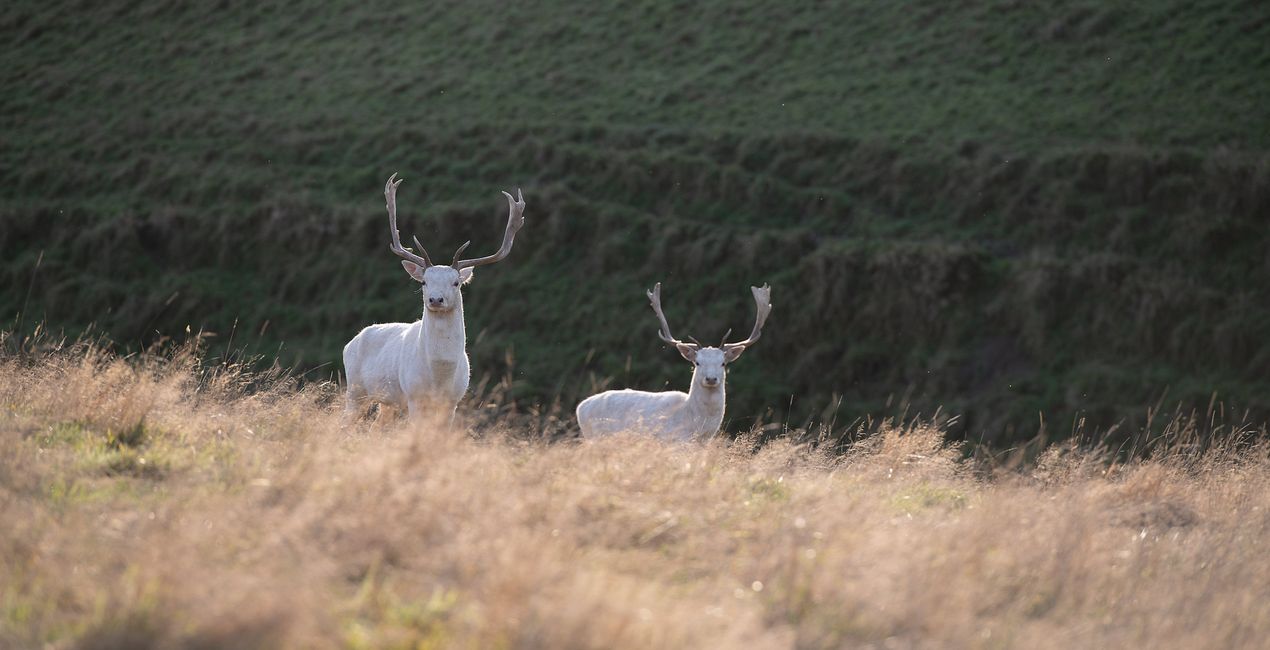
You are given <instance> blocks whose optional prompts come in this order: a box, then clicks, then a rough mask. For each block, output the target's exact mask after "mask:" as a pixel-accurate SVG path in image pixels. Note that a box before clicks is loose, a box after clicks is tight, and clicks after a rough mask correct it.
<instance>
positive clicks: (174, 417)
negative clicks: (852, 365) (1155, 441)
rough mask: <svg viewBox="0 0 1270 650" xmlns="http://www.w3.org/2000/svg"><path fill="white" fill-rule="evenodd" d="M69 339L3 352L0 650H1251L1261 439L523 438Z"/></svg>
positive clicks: (926, 435)
mask: <svg viewBox="0 0 1270 650" xmlns="http://www.w3.org/2000/svg"><path fill="white" fill-rule="evenodd" d="M332 393H333V388H332V387H329V386H310V387H307V388H296V387H294V386H292V385H290V384H289V383H288V382H286V381H283V380H279V379H277V378H262V377H259V376H250V375H245V374H243V373H242V372H241V371H238V370H235V369H223V368H222V369H214V368H204V367H202V366H200V364H199V363H198V361H197V357H196V355H194V354H192V353H190V352H189V351H186V352H181V353H176V354H170V355H157V356H156V355H149V356H141V357H137V358H132V359H120V358H117V357H114V356H112V355H110V354H107V353H104V352H102V351H101V350H99V349H97V348H94V347H92V346H77V347H76V346H72V347H65V348H57V349H52V350H46V351H42V352H36V353H32V352H27V353H23V354H12V353H11V354H8V355H7V356H6V357H5V358H4V359H3V360H0V418H2V420H0V422H2V424H3V432H2V434H0V646H3V647H15V648H36V647H53V648H63V647H77V648H146V647H151V648H186V647H200V648H212V647H237V648H244V647H245V648H252V647H255V648H279V647H284V648H285V647H294V648H325V647H332V648H335V647H349V648H406V647H411V648H448V647H471V648H488V647H517V648H523V647H529V648H666V647H682V648H706V647H709V648H732V647H735V648H791V647H797V648H830V647H843V646H848V647H850V646H863V647H869V646H872V647H993V648H996V647H1028V648H1035V647H1041V648H1045V647H1054V648H1069V647H1241V646H1242V647H1253V646H1257V645H1260V644H1262V643H1264V641H1265V639H1267V638H1270V555H1267V554H1266V553H1265V551H1264V542H1265V540H1266V539H1267V533H1270V460H1268V459H1267V449H1266V447H1265V446H1264V445H1263V444H1256V443H1250V442H1248V441H1244V442H1243V443H1242V444H1241V445H1240V446H1239V447H1238V449H1234V448H1233V447H1222V446H1220V445H1219V446H1218V447H1217V448H1216V449H1212V450H1208V451H1206V452H1205V453H1204V454H1202V455H1200V456H1198V457H1197V456H1196V455H1194V454H1185V453H1179V454H1166V453H1161V454H1157V458H1156V459H1155V460H1138V461H1133V462H1130V463H1128V464H1119V465H1109V464H1108V463H1107V462H1105V456H1104V455H1103V454H1100V453H1098V452H1091V451H1085V450H1082V449H1081V448H1075V447H1068V448H1054V449H1050V450H1048V451H1046V452H1045V453H1043V454H1042V455H1041V457H1040V460H1039V461H1038V462H1037V463H1035V464H1034V465H1031V466H1028V467H1027V468H1020V467H1016V468H1013V469H1010V470H1008V471H1007V470H1001V471H996V472H985V471H983V468H982V467H981V466H974V467H972V466H971V464H970V463H971V461H967V460H964V456H963V454H962V453H961V452H960V451H959V450H957V449H954V448H950V447H949V446H947V445H946V444H945V443H944V442H943V435H942V432H941V430H940V429H939V428H938V427H937V426H933V425H924V424H911V425H907V426H891V427H883V428H882V429H881V430H880V431H879V432H878V433H877V434H875V435H872V436H869V437H866V438H864V439H863V440H861V441H859V442H857V443H855V444H854V445H852V446H851V447H850V448H848V450H847V451H846V453H845V454H842V455H838V456H833V455H830V454H829V452H827V451H825V452H821V451H816V450H815V449H812V448H810V447H807V446H800V445H796V444H793V443H791V442H788V441H783V440H778V441H776V442H773V443H769V444H766V445H764V446H762V447H761V448H759V449H757V450H754V449H753V445H751V444H747V441H744V440H743V441H741V442H740V443H731V444H730V443H727V442H723V441H719V442H715V443H713V444H710V445H706V446H680V445H667V444H662V443H659V442H655V441H650V440H643V439H638V438H615V439H611V440H605V441H601V442H587V443H567V442H566V443H558V444H545V443H535V442H525V441H523V440H517V439H516V437H515V436H512V435H498V434H493V435H484V436H482V437H479V438H478V437H473V436H471V435H465V433H464V432H463V431H451V430H445V429H440V428H429V427H413V426H410V425H406V424H391V423H368V424H363V425H361V426H359V427H357V428H353V429H341V428H340V426H339V423H338V416H337V414H336V413H335V412H334V410H333V409H332V408H331V407H329V406H327V402H328V401H329V399H330V397H332Z"/></svg>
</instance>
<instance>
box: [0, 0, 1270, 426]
mask: <svg viewBox="0 0 1270 650" xmlns="http://www.w3.org/2000/svg"><path fill="white" fill-rule="evenodd" d="M735 4H743V5H744V6H741V7H736V6H733V5H735ZM842 4H845V5H846V6H845V7H844V6H840V5H842ZM1126 4H1127V3H1126ZM372 5H374V6H372ZM1103 5H1104V3H1098V2H1092V1H1090V2H1068V1H1055V2H1047V3H1027V2H1018V1H1003V0H1002V1H998V0H968V1H966V2H960V3H948V2H933V1H932V2H892V1H881V0H875V1H868V2H864V1H861V2H851V3H825V6H821V7H811V6H807V7H803V8H793V7H786V6H783V5H779V4H778V3H761V2H746V3H730V4H729V5H727V6H725V5H724V3H698V2H622V3H612V4H610V3H586V2H578V3H566V2H550V3H515V4H504V3H498V2H448V3H428V4H427V5H426V6H414V5H412V4H410V3H366V2H337V3H336V2H288V3H276V4H275V3H255V2H250V3H247V2H243V3H239V2H229V1H226V2H220V3H179V2H170V3H158V2H144V3H122V2H97V3H69V2H67V3H25V2H19V3H18V4H17V5H16V6H13V7H11V8H10V9H9V10H7V11H6V12H5V13H4V15H3V17H0V21H3V22H2V23H0V30H2V31H3V34H4V37H5V42H6V46H5V49H4V51H3V55H2V56H3V58H2V59H0V79H3V88H4V92H3V93H2V94H0V110H2V115H3V120H2V121H0V128H2V131H0V138H2V139H0V142H2V143H3V147H2V148H0V252H2V254H0V273H2V277H3V284H2V285H0V314H7V315H9V317H10V318H12V321H13V322H14V325H13V326H15V327H18V328H20V329H25V330H29V329H31V328H32V326H33V324H34V323H36V322H38V321H45V322H46V323H47V324H48V326H51V327H53V328H55V329H60V328H65V329H66V330H67V331H68V332H72V333H73V332H75V331H77V330H78V329H80V328H83V327H84V326H86V325H88V324H89V323H91V322H95V323H96V324H97V326H98V327H99V328H100V329H101V330H103V331H104V332H106V333H107V334H109V335H110V336H111V337H112V338H113V339H115V340H116V341H119V342H121V343H124V344H129V345H136V344H145V343H148V342H152V341H154V340H155V339H156V338H157V337H159V336H160V335H180V334H181V333H182V332H184V331H185V327H186V325H191V326H192V327H193V328H194V329H198V328H199V327H203V328H206V329H207V330H211V331H215V332H217V333H218V334H219V338H217V339H214V340H213V346H212V349H213V350H214V351H223V350H227V349H234V348H238V347H241V346H244V345H246V346H248V348H249V350H251V351H252V352H255V353H263V354H267V355H269V356H270V357H272V356H274V354H275V352H276V351H277V350H278V345H279V343H281V342H285V346H284V347H282V348H281V353H280V355H279V356H280V360H281V361H282V362H283V363H298V364H300V365H301V366H302V367H309V368H317V369H316V370H315V371H314V374H313V375H312V376H329V375H330V374H331V373H332V372H333V370H334V369H335V368H336V367H337V366H338V359H339V350H340V347H341V346H342V344H343V343H344V342H345V341H346V340H347V339H348V338H349V337H351V336H352V335H353V334H354V333H355V332H356V331H357V330H358V328H359V327H361V326H363V325H365V324H368V323H372V322H381V321H389V320H405V319H408V318H410V317H411V316H412V315H415V314H417V312H418V311H419V299H418V297H417V296H416V295H414V294H412V293H411V291H412V290H413V289H414V288H415V287H414V285H413V283H412V282H410V281H409V280H408V278H407V277H406V275H405V273H404V272H402V271H401V269H400V267H399V265H398V264H397V261H396V259H395V258H393V257H392V256H391V254H389V253H388V251H387V234H388V233H387V224H386V219H385V215H384V211H383V200H382V195H381V192H382V186H383V182H384V180H385V179H386V178H387V176H388V175H389V174H390V173H392V172H394V171H400V172H401V174H402V176H403V177H404V178H405V179H406V182H405V184H403V185H402V188H401V191H400V197H399V203H400V206H401V218H402V227H403V231H404V232H405V233H406V234H407V236H408V235H409V234H410V233H415V234H418V235H419V237H420V239H421V240H423V241H424V243H425V244H426V245H427V247H428V248H429V250H430V251H431V252H432V254H433V255H434V257H437V258H442V259H449V254H450V251H452V250H453V249H454V248H455V247H457V246H458V245H459V244H460V243H462V242H463V241H464V240H466V239H469V238H471V239H473V240H474V243H473V248H472V249H471V250H472V251H474V252H478V253H482V254H483V253H484V252H487V251H489V250H492V249H493V248H494V247H496V245H497V242H498V237H499V234H500V232H501V228H502V224H503V219H504V217H505V203H504V202H503V199H502V197H501V196H500V195H499V194H498V190H499V189H505V188H510V187H512V186H514V185H517V184H519V185H521V186H523V187H524V188H525V195H526V199H527V201H528V204H529V207H528V209H527V211H526V217H527V225H526V228H525V230H524V231H522V233H521V236H520V237H519V239H518V243H517V248H516V250H515V251H514V252H513V254H512V256H511V258H510V260H509V261H507V262H504V263H503V264H500V265H498V266H495V267H490V268H485V269H480V270H479V271H478V272H477V274H476V275H477V278H476V280H475V282H474V283H473V285H472V286H471V287H470V288H469V290H468V291H467V298H466V301H467V308H468V327H469V335H470V337H469V338H470V344H469V352H470V353H471V355H472V359H473V367H474V369H475V372H474V375H475V379H477V380H479V379H481V378H482V377H491V378H494V379H497V378H499V377H502V376H504V375H506V374H507V373H511V376H512V378H513V379H514V383H513V391H514V394H515V395H519V396H520V397H521V398H523V399H524V400H527V401H543V402H550V401H552V400H553V399H556V398H557V397H559V400H560V403H561V404H563V405H564V406H565V408H571V406H572V404H573V403H574V400H575V399H576V398H577V397H578V396H580V395H582V394H584V393H585V392H587V391H590V390H592V389H593V388H594V387H595V386H596V385H597V382H602V381H603V378H610V377H611V378H612V382H611V384H610V385H634V386H640V387H646V388H655V387H658V386H660V385H662V383H663V382H667V381H669V383H670V385H672V386H674V387H682V386H683V385H684V384H685V382H686V381H687V375H688V369H687V367H686V366H685V364H684V363H683V362H682V361H680V360H679V359H678V357H677V355H675V354H674V353H673V352H672V351H668V350H665V349H663V346H662V345H661V344H660V342H658V341H657V339H656V337H655V335H654V332H655V324H654V320H653V318H652V315H651V312H650V311H649V309H648V308H647V305H646V301H645V300H644V298H643V293H642V292H643V289H644V288H647V287H649V286H651V285H652V284H653V283H654V282H656V281H658V280H660V281H663V283H664V302H665V305H666V309H667V312H668V316H669V317H670V318H671V319H672V324H673V325H674V327H675V328H676V330H677V331H678V332H680V333H682V335H688V334H691V335H694V336H697V337H698V338H701V339H703V340H705V341H708V342H711V343H712V342H713V340H714V339H717V338H718V337H719V336H721V335H722V333H723V331H724V330H725V329H727V328H729V327H732V328H735V329H736V330H737V331H744V330H746V329H747V328H748V327H749V323H750V318H751V317H752V316H751V315H752V312H751V309H752V305H751V303H750V298H749V292H748V291H747V287H748V285H749V284H757V283H761V282H763V281H768V282H770V283H771V284H772V286H773V299H774V300H773V302H774V304H775V305H776V307H775V310H774V312H773V316H772V319H771V321H770V322H769V327H768V331H767V332H766V334H765V336H764V340H763V341H762V343H760V344H759V345H758V346H757V347H756V348H755V349H754V350H753V351H751V352H750V353H748V354H747V355H746V357H745V358H744V359H743V360H742V361H741V362H740V363H738V364H737V365H736V366H734V367H733V372H732V376H731V377H730V378H729V389H730V400H729V403H730V410H729V412H730V415H731V416H732V417H733V420H732V426H733V427H734V428H744V427H747V426H749V425H750V424H752V423H753V422H754V418H755V417H760V418H766V419H767V420H768V421H770V420H773V419H776V420H787V421H789V422H790V423H791V424H793V425H801V424H802V423H803V422H805V421H806V418H807V417H812V416H814V417H816V418H821V417H825V418H832V417H835V416H836V418H837V421H838V423H839V424H842V423H844V422H849V421H851V420H853V419H854V418H857V417H861V416H865V415H867V414H872V415H886V414H894V413H897V412H899V409H900V408H901V407H900V406H899V405H900V404H910V407H909V413H910V414H911V413H915V412H918V411H921V412H925V413H930V412H931V411H933V410H934V408H935V407H936V406H939V405H943V407H944V409H945V412H948V413H953V414H962V415H963V418H962V420H961V421H960V425H962V426H961V428H957V429H954V430H955V431H958V432H960V433H962V434H963V435H966V436H969V437H971V438H976V439H977V438H980V437H984V438H986V439H988V440H998V441H1005V440H1007V439H1011V438H1017V437H1029V436H1031V435H1034V434H1035V433H1036V430H1037V426H1038V415H1037V414H1038V412H1044V413H1045V418H1046V423H1047V427H1048V428H1049V429H1050V430H1051V431H1056V432H1058V433H1060V434H1061V433H1063V432H1066V431H1069V430H1070V429H1071V427H1072V423H1073V418H1074V417H1076V416H1078V415H1081V414H1083V416H1085V417H1087V418H1088V419H1087V424H1088V425H1089V426H1091V427H1106V426H1110V425H1112V424H1114V423H1116V422H1119V421H1121V420H1122V419H1125V418H1129V419H1136V420H1138V421H1140V420H1141V419H1142V418H1143V417H1144V416H1145V414H1146V411H1147V408H1148V407H1149V406H1151V405H1153V404H1156V403H1157V402H1160V401H1161V400H1162V403H1164V404H1165V405H1166V407H1168V408H1170V409H1171V408H1173V406H1174V405H1175V404H1178V403H1180V404H1182V408H1183V409H1188V408H1190V407H1191V406H1194V407H1196V408H1198V409H1199V410H1200V411H1201V412H1204V410H1205V409H1206V408H1208V405H1209V401H1210V398H1211V396H1212V395H1213V394H1214V393H1216V395H1217V399H1218V400H1220V401H1223V402H1224V403H1225V404H1226V405H1227V412H1226V417H1227V418H1228V419H1229V418H1232V417H1235V418H1237V417H1241V416H1242V413H1243V411H1244V410H1245V409H1251V411H1250V413H1251V415H1250V417H1252V418H1254V419H1262V418H1264V417H1266V415H1267V414H1270V380H1268V378H1270V345H1267V344H1266V341H1270V290H1268V287H1270V261H1268V260H1270V256H1268V255H1267V249H1268V248H1270V246H1268V245H1270V153H1268V152H1270V114H1268V113H1267V107H1270V5H1267V4H1266V3H1264V2H1259V1H1258V2H1252V1H1249V2H1204V3H1194V2H1183V1H1181V0H1160V1H1156V2H1141V3H1133V7H1132V8H1106V7H1104V6H1103ZM19 314H20V316H19ZM235 323H236V324H237V325H236V327H235ZM231 332H233V335H232V336H233V337H232V341H231V340H230V336H231ZM322 364H325V365H322ZM791 396H795V397H792V398H791ZM791 403H792V404H793V410H792V413H791V412H788V408H789V406H790V404H791ZM835 405H837V410H836V412H834V411H833V408H834V406H835ZM1232 414H1233V415H1232Z"/></svg>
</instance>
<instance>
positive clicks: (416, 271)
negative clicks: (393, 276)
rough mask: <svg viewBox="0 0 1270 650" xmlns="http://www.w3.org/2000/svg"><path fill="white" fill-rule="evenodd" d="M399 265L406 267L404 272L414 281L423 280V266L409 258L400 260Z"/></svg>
mask: <svg viewBox="0 0 1270 650" xmlns="http://www.w3.org/2000/svg"><path fill="white" fill-rule="evenodd" d="M401 266H402V267H403V268H405V269H406V273H409V274H410V277H412V278H414V279H415V282H423V267H422V266H419V265H418V264H415V263H414V262H411V261H409V260H401Z"/></svg>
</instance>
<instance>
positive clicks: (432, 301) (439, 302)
mask: <svg viewBox="0 0 1270 650" xmlns="http://www.w3.org/2000/svg"><path fill="white" fill-rule="evenodd" d="M428 304H429V305H444V304H445V298H436V297H432V296H429V297H428Z"/></svg>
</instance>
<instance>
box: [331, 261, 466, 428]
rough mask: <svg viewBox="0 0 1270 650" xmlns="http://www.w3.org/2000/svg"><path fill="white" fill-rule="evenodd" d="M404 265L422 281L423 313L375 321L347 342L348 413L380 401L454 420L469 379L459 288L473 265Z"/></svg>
mask: <svg viewBox="0 0 1270 650" xmlns="http://www.w3.org/2000/svg"><path fill="white" fill-rule="evenodd" d="M401 264H402V266H403V267H405V269H406V272H407V273H409V274H410V277H412V278H414V279H415V280H417V281H420V282H422V283H423V287H422V289H423V292H422V293H423V297H424V304H425V309H424V311H423V318H422V319H421V320H417V321H415V322H413V323H383V324H380V325H371V326H369V327H367V328H365V329H363V330H362V331H361V332H360V333H359V334H358V335H357V336H355V337H353V340H351V341H349V342H348V345H345V346H344V371H345V373H346V374H347V377H348V393H347V397H346V398H345V404H344V413H345V417H346V418H353V417H356V416H357V415H359V414H360V413H361V411H362V410H363V409H364V408H365V406H366V405H367V404H368V403H370V402H378V403H380V404H382V405H387V406H389V407H393V408H396V409H401V408H405V409H407V410H408V412H409V415H410V418H411V419H412V420H413V419H416V418H418V417H420V416H422V415H424V414H428V413H431V414H435V415H439V416H443V417H446V418H449V419H450V420H453V417H454V411H455V408H457V407H458V403H459V400H460V399H462V398H463V395H464V394H465V393H467V386H468V382H469V381H470V378H471V376H470V369H469V367H468V360H467V341H466V333H465V330H464V327H463V293H462V291H460V287H461V285H463V284H466V283H467V282H468V281H470V280H471V279H472V269H470V268H467V269H463V270H462V271H455V270H454V269H453V268H451V267H449V266H430V267H428V268H427V269H422V268H421V267H419V266H418V265H417V264H414V263H412V262H408V261H403V262H402V263H401Z"/></svg>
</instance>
